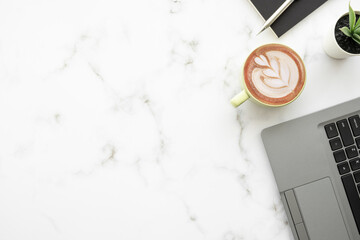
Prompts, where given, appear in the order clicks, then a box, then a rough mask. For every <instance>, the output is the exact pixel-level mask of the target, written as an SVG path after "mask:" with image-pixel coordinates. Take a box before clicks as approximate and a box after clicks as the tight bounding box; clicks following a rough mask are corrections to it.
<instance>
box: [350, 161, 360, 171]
mask: <svg viewBox="0 0 360 240" xmlns="http://www.w3.org/2000/svg"><path fill="white" fill-rule="evenodd" d="M350 166H351V169H352V170H353V171H355V170H358V169H360V158H355V159H353V160H350Z"/></svg>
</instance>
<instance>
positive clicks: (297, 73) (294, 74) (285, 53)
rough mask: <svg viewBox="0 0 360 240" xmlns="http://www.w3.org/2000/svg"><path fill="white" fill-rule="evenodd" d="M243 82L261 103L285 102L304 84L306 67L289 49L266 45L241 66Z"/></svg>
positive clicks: (282, 103) (278, 45)
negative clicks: (242, 67) (242, 68)
mask: <svg viewBox="0 0 360 240" xmlns="http://www.w3.org/2000/svg"><path fill="white" fill-rule="evenodd" d="M243 74H244V82H245V84H246V87H247V88H248V90H249V92H250V94H251V95H252V96H253V97H254V98H256V99H257V100H259V101H260V102H262V103H265V104H269V105H275V106H276V105H284V104H286V103H289V102H291V101H292V100H294V99H295V98H296V97H297V96H298V95H299V94H300V93H301V91H302V89H303V87H304V84H305V78H306V73H305V66H304V63H303V61H302V60H301V58H300V56H299V55H298V54H297V53H296V52H294V50H292V49H291V48H289V47H287V46H284V45H280V44H267V45H263V46H261V47H259V48H257V49H255V50H254V51H253V52H252V53H251V54H250V56H249V57H248V58H247V60H246V62H245V65H244V73H243Z"/></svg>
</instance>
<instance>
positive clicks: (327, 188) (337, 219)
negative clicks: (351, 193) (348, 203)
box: [294, 178, 349, 240]
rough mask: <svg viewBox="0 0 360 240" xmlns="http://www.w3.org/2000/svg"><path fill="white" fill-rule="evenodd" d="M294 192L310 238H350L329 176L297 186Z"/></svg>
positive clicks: (328, 239) (343, 239)
mask: <svg viewBox="0 0 360 240" xmlns="http://www.w3.org/2000/svg"><path fill="white" fill-rule="evenodd" d="M294 193H295V196H296V199H297V201H298V204H299V208H300V212H301V214H302V218H303V222H304V223H305V227H306V230H307V232H308V235H309V238H310V239H316V240H321V239H324V240H339V239H341V240H348V239H349V235H348V233H347V231H346V228H345V224H344V221H343V218H342V216H341V212H340V209H339V206H338V203H337V200H336V197H335V194H334V190H333V187H332V184H331V182H330V179H329V178H324V179H321V180H318V181H316V182H312V183H309V184H306V185H304V186H301V187H297V188H295V189H294Z"/></svg>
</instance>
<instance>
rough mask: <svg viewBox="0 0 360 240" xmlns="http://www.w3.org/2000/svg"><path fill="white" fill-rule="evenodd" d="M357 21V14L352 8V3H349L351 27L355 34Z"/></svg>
mask: <svg viewBox="0 0 360 240" xmlns="http://www.w3.org/2000/svg"><path fill="white" fill-rule="evenodd" d="M355 20H356V15H355V12H354V10H353V9H352V8H351V6H350V3H349V25H350V31H351V32H353V31H354V30H355Z"/></svg>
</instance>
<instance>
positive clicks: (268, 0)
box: [249, 0, 326, 37]
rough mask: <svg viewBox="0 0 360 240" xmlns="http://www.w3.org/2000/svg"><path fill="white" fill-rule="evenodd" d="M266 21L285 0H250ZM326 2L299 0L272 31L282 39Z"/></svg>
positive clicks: (280, 17) (320, 0)
mask: <svg viewBox="0 0 360 240" xmlns="http://www.w3.org/2000/svg"><path fill="white" fill-rule="evenodd" d="M249 2H250V3H251V4H252V5H253V6H254V7H255V9H256V10H257V12H258V13H259V14H260V16H262V18H263V19H264V20H266V19H268V18H269V17H270V16H271V15H272V14H273V13H274V12H275V11H276V10H277V9H278V8H279V7H280V6H281V5H282V4H283V3H284V2H285V0H249ZM325 2H326V0H297V1H294V2H293V3H292V4H291V5H290V6H289V7H288V8H287V9H286V11H284V12H283V13H282V14H281V15H280V16H279V18H278V19H276V21H275V22H274V23H273V24H272V25H271V27H270V29H272V30H273V31H274V33H275V34H276V35H277V36H278V37H280V36H281V35H283V34H284V33H286V32H287V31H288V30H289V29H290V28H292V27H293V26H295V25H296V24H297V23H298V22H300V21H301V20H303V19H304V18H305V17H307V16H308V15H309V14H311V13H312V12H313V11H314V10H316V9H317V8H318V7H320V6H321V5H322V4H323V3H325Z"/></svg>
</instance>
